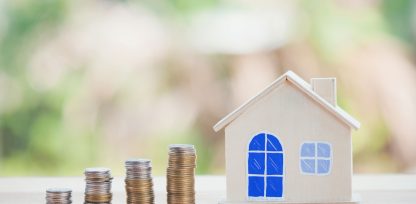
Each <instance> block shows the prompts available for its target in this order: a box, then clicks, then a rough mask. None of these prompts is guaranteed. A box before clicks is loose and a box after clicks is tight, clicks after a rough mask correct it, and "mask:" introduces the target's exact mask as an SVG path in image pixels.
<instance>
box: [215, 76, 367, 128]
mask: <svg viewBox="0 0 416 204" xmlns="http://www.w3.org/2000/svg"><path fill="white" fill-rule="evenodd" d="M285 81H288V82H291V83H292V84H294V85H295V86H297V87H298V88H299V89H300V90H301V91H303V92H304V93H305V94H307V95H308V96H309V97H310V98H312V99H313V100H315V101H316V102H318V103H319V104H320V105H321V106H322V107H323V108H325V109H326V110H328V111H329V112H330V113H332V114H333V115H334V116H336V117H337V118H339V119H340V120H341V121H343V122H344V123H345V124H347V125H349V126H350V127H352V128H354V129H358V128H360V122H358V121H357V120H356V119H355V118H353V117H352V116H351V115H349V114H348V113H347V112H346V111H344V110H343V109H342V108H340V107H338V106H333V105H331V104H330V103H329V102H327V101H326V100H325V99H323V98H322V97H321V96H319V95H318V94H317V93H315V91H313V90H312V87H311V85H310V84H309V83H307V82H306V81H304V80H303V79H302V78H300V77H299V76H298V75H296V74H295V73H294V72H292V71H288V72H286V73H285V74H283V75H282V76H281V77H279V78H278V79H276V80H275V81H274V82H273V83H272V84H270V85H269V86H268V87H266V88H265V89H264V90H263V91H261V92H260V93H259V94H257V95H256V96H254V97H253V98H251V99H250V100H248V101H247V102H246V103H244V104H243V105H241V106H240V107H238V108H237V109H235V110H234V111H233V112H231V113H229V114H228V115H227V116H225V117H224V118H223V119H221V120H220V121H219V122H218V123H217V124H215V125H214V130H215V131H216V132H217V131H219V130H221V129H222V128H224V127H225V126H227V125H228V124H229V123H231V122H232V121H233V120H235V119H236V118H237V117H238V116H240V115H241V114H242V113H244V112H245V111H246V110H247V109H248V108H249V107H250V106H252V105H253V104H255V103H257V102H258V101H260V100H261V99H262V98H264V97H265V96H267V95H268V94H270V93H271V92H272V91H273V90H274V89H275V88H277V87H279V86H280V85H282V84H283V82H285Z"/></svg>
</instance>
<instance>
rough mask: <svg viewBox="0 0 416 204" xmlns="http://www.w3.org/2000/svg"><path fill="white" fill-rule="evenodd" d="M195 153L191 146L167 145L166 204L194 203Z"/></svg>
mask: <svg viewBox="0 0 416 204" xmlns="http://www.w3.org/2000/svg"><path fill="white" fill-rule="evenodd" d="M195 168H196V151H195V148H194V146H193V145H187V144H173V145H169V164H168V168H167V187H166V190H167V192H168V198H167V200H168V204H194V203H195Z"/></svg>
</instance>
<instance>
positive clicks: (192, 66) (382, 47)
mask: <svg viewBox="0 0 416 204" xmlns="http://www.w3.org/2000/svg"><path fill="white" fill-rule="evenodd" d="M415 11H416V3H414V1H410V0H400V1H389V0H384V1H382V0H366V1H362V0H336V1H306V0H304V1H301V0H262V1H250V0H198V1H195V0H143V1H127V0H126V1H111V0H96V1H89V0H87V1H81V0H0V175H1V176H30V175H47V176H57V175H59V176H66V175H81V174H82V172H83V169H84V168H85V167H90V166H108V167H110V168H112V169H113V171H114V174H116V175H122V174H123V172H124V170H123V168H124V167H123V161H124V160H125V159H127V158H131V157H147V158H150V159H152V160H153V166H154V171H155V174H157V175H162V174H163V173H164V171H165V168H166V163H167V145H168V144H171V143H192V144H195V145H196V147H197V150H198V156H199V157H198V158H199V160H198V173H199V174H222V173H223V172H224V138H223V132H219V133H215V132H214V131H213V130H212V126H213V125H214V124H215V123H216V122H217V121H218V120H219V119H220V118H221V117H223V116H225V115H226V114H227V113H229V112H230V111H232V110H233V109H234V108H236V107H238V106H239V105H240V104H242V103H243V102H244V101H246V100H247V99H249V98H250V97H252V96H253V95H255V94H256V93H257V92H258V91H260V90H261V89H263V88H264V87H265V86H267V85H268V84H269V83H271V82H272V81H273V80H274V79H276V78H277V77H278V76H280V75H281V74H282V73H284V72H285V71H287V70H288V69H291V70H293V71H295V72H296V73H298V74H299V75H300V76H302V77H303V78H304V79H305V80H309V78H311V77H325V76H335V77H337V79H338V101H339V105H340V106H341V107H342V108H344V109H345V110H347V111H348V112H350V113H351V114H352V115H353V116H355V117H356V118H357V119H358V120H360V121H361V123H362V128H361V129H359V131H357V132H354V135H353V141H354V142H353V145H354V171H355V172H356V173H366V172H371V173H379V172H416V62H415V59H416V56H415V54H416V50H415V39H416V15H415V14H416V12H415Z"/></svg>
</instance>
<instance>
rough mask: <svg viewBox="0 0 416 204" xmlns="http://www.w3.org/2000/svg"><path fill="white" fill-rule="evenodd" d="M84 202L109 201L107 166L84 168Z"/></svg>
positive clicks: (109, 173)
mask: <svg viewBox="0 0 416 204" xmlns="http://www.w3.org/2000/svg"><path fill="white" fill-rule="evenodd" d="M84 174H85V182H86V186H85V203H86V204H88V203H111V198H112V193H111V180H112V179H113V177H111V170H110V169H107V168H87V169H85V172H84Z"/></svg>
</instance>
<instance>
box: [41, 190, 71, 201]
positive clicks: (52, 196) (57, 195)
mask: <svg viewBox="0 0 416 204" xmlns="http://www.w3.org/2000/svg"><path fill="white" fill-rule="evenodd" d="M71 193H72V191H71V189H69V188H49V189H48V190H46V204H70V203H72V200H71Z"/></svg>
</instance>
